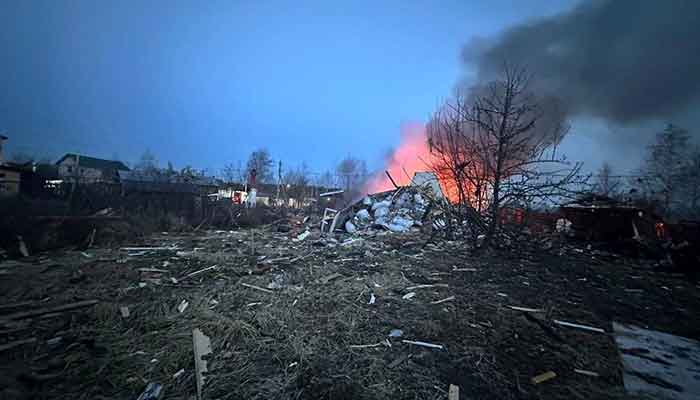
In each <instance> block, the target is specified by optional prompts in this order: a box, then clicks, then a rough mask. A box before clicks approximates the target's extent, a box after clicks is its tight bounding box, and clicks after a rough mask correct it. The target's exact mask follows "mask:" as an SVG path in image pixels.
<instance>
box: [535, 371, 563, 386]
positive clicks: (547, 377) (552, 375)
mask: <svg viewBox="0 0 700 400" xmlns="http://www.w3.org/2000/svg"><path fill="white" fill-rule="evenodd" d="M556 377H557V374H556V373H555V372H554V371H547V372H545V373H543V374H539V375H537V376H533V377H532V379H531V382H532V384H533V385H538V384H540V383H542V382H546V381H548V380H550V379H554V378H556Z"/></svg>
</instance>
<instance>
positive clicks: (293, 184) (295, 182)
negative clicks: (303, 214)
mask: <svg viewBox="0 0 700 400" xmlns="http://www.w3.org/2000/svg"><path fill="white" fill-rule="evenodd" d="M309 175H310V174H309V167H308V166H307V165H306V163H302V165H301V166H299V167H297V168H294V169H291V170H289V171H287V173H286V174H285V175H284V178H283V179H282V183H283V185H284V195H285V197H286V198H287V199H292V200H293V202H294V203H295V204H296V206H297V207H301V206H303V204H304V199H305V198H306V197H307V196H309V195H310V187H309V186H310V183H311V179H310V178H309Z"/></svg>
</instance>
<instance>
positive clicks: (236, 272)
mask: <svg viewBox="0 0 700 400" xmlns="http://www.w3.org/2000/svg"><path fill="white" fill-rule="evenodd" d="M291 225H292V226H291V227H292V229H291V231H288V232H278V231H277V230H278V227H277V226H276V225H268V226H264V227H259V228H256V229H244V230H237V231H231V232H229V231H205V232H191V233H184V234H183V233H178V234H163V233H161V234H156V235H152V236H149V237H147V238H141V239H136V238H134V239H133V240H132V241H131V243H128V244H126V245H124V246H131V247H161V248H162V247H167V248H168V249H159V250H124V249H120V247H112V248H105V247H96V248H95V247H92V248H90V249H87V250H85V251H82V252H81V251H77V250H74V251H71V250H63V251H53V252H48V253H42V254H35V255H31V256H30V257H28V258H23V259H21V260H20V261H19V262H18V261H4V262H2V263H0V291H1V292H2V293H3V296H2V302H1V304H0V324H2V326H0V349H2V350H0V365H1V366H2V367H1V368H2V371H0V376H2V378H0V389H1V390H2V392H1V393H2V395H0V397H1V398H10V399H14V398H16V399H25V398H26V399H29V398H33V399H135V398H137V396H138V395H139V394H140V393H141V391H142V390H143V389H144V387H145V386H146V384H147V383H148V382H157V383H160V384H162V385H163V390H164V398H167V399H189V398H192V397H193V396H195V393H196V389H195V372H194V359H193V354H192V329H193V328H200V329H201V330H202V331H203V332H204V333H205V334H207V335H208V336H210V337H211V340H212V345H213V354H212V356H211V358H210V359H209V371H210V373H209V374H208V376H207V379H206V383H205V387H204V392H203V396H204V398H205V399H447V391H448V387H449V385H450V384H453V385H457V386H459V387H460V389H461V391H460V395H461V396H460V398H461V399H609V398H620V399H622V398H629V397H628V396H627V395H626V394H625V392H624V388H623V385H622V375H621V365H620V357H619V355H618V351H617V349H616V347H615V345H614V341H613V338H612V336H611V334H610V332H611V329H612V328H611V323H612V321H618V322H626V323H631V324H634V325H638V326H642V327H649V328H651V329H655V330H660V331H663V332H669V333H673V334H677V335H682V336H685V337H689V338H694V339H700V315H699V314H698V310H700V290H699V289H700V288H699V287H698V286H697V285H696V284H694V283H691V282H689V281H688V280H687V279H685V278H684V277H683V276H682V275H672V274H665V273H660V272H656V271H654V270H653V269H652V267H651V263H649V262H644V261H639V260H632V259H625V258H622V257H615V256H612V255H601V254H599V253H595V252H592V251H589V250H585V249H579V248H577V246H575V245H567V246H565V247H564V248H563V249H562V248H560V247H559V246H554V247H553V248H551V249H548V250H543V249H541V248H540V245H539V243H540V242H539V241H532V242H530V241H527V240H520V241H518V245H517V247H510V248H507V249H500V250H494V251H489V252H481V253H479V254H474V253H473V252H471V251H468V250H467V248H468V246H467V245H466V244H465V243H462V242H460V241H445V240H437V241H434V243H430V244H428V245H425V243H426V241H427V240H428V237H427V236H425V235H423V234H422V233H421V232H419V231H413V232H409V233H406V234H388V233H379V234H377V233H376V232H374V233H372V234H370V235H356V236H353V237H351V236H349V235H339V236H337V237H335V238H334V239H329V238H325V239H324V238H320V235H319V234H318V232H317V231H315V230H313V229H312V233H311V234H310V235H309V236H308V237H306V238H305V239H304V240H301V241H295V238H296V237H297V236H298V235H299V234H300V233H301V232H303V230H304V229H305V228H304V225H303V224H302V222H301V221H300V220H298V221H293V222H292V224H291ZM288 228H289V226H287V227H286V228H284V229H280V230H284V231H287V230H288ZM214 266H215V267H214ZM210 267H213V268H210ZM205 268H209V269H207V270H205V271H203V272H201V273H198V274H194V275H191V276H188V274H191V273H193V272H196V271H199V270H202V269H205ZM140 269H141V270H140ZM143 269H146V270H143ZM148 269H151V270H150V271H149V270H148ZM244 284H245V285H244ZM246 285H249V286H246ZM421 285H431V286H421ZM416 286H418V287H417V288H414V287H416ZM261 289H263V290H261ZM410 293H414V294H413V295H411V294H410ZM372 298H374V302H373V304H369V303H371V302H372V301H371V299H372ZM85 300H97V301H98V302H97V303H96V304H94V305H89V304H88V305H86V306H84V307H82V308H77V309H72V310H67V311H57V312H48V313H35V314H36V315H34V316H27V315H26V314H24V315H23V314H21V313H22V312H25V311H28V310H38V309H39V310H40V309H41V308H42V307H52V306H56V305H62V304H66V303H73V302H78V301H85ZM183 300H184V301H186V302H187V306H186V307H183V306H181V305H182V304H183ZM178 306H181V307H180V309H182V312H181V311H180V310H178ZM508 306H516V307H527V308H532V309H537V310H538V311H536V312H523V311H518V310H514V309H511V308H509V307H508ZM120 307H127V308H128V310H129V315H128V316H126V317H125V316H123V315H122V312H121V311H120ZM183 308H184V309H183ZM44 311H51V310H44ZM554 320H562V321H568V322H573V323H577V324H584V325H588V326H592V327H597V328H602V329H604V330H605V333H597V332H588V331H583V330H579V329H575V328H567V327H563V326H560V325H557V324H555V323H554V322H553V321H554ZM396 329H398V330H401V336H400V337H390V336H389V334H390V333H391V332H392V330H396ZM394 333H396V332H394ZM403 340H409V341H422V342H428V343H431V344H435V345H439V346H441V347H442V348H427V347H422V346H419V345H415V344H409V343H405V342H403ZM18 341H20V342H18ZM21 341H24V342H21ZM575 369H579V370H585V371H591V372H594V373H596V374H597V375H598V376H588V375H583V374H581V373H577V372H575V371H574V370H575ZM183 370H184V371H183ZM547 371H553V372H555V373H556V377H555V378H553V379H550V380H548V381H545V382H542V383H539V384H533V383H532V381H531V379H532V378H533V377H534V376H537V375H539V374H542V373H544V372H547Z"/></svg>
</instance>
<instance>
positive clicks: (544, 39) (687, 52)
mask: <svg viewBox="0 0 700 400" xmlns="http://www.w3.org/2000/svg"><path fill="white" fill-rule="evenodd" d="M463 57H464V60H465V62H467V63H468V64H469V65H471V66H474V67H475V68H476V72H477V79H478V80H479V81H484V80H490V79H492V78H493V77H494V76H496V75H497V74H499V73H500V72H501V71H502V68H503V65H504V63H516V64H518V65H519V66H523V67H525V68H527V70H528V71H529V72H530V73H532V74H533V76H534V78H535V79H534V81H533V88H534V89H535V90H536V91H541V92H542V93H541V94H543V95H547V96H556V97H558V98H560V99H561V100H562V101H563V102H564V104H565V106H566V108H567V110H568V111H570V112H571V113H572V114H573V115H586V116H594V117H601V118H604V119H606V120H607V121H609V122H611V123H614V124H620V125H632V124H637V123H640V122H644V121H646V120H652V119H653V120H663V119H668V118H671V117H672V116H675V115H683V114H688V113H690V114H695V115H697V113H698V111H700V108H698V107H697V104H700V0H668V1H665V0H603V1H589V2H584V3H581V4H580V5H578V6H576V7H575V8H574V9H573V10H572V11H570V12H566V13H563V14H559V15H555V16H552V17H547V18H543V19H540V20H536V21H531V22H528V23H524V24H521V25H518V26H514V27H512V28H510V29H508V30H506V31H504V32H503V33H502V34H501V35H499V36H498V37H496V38H493V39H492V40H480V41H473V42H472V43H471V44H469V45H467V46H466V47H465V49H464V52H463Z"/></svg>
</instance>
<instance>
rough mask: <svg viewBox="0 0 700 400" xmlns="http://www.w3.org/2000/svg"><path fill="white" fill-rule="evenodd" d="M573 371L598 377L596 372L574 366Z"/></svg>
mask: <svg viewBox="0 0 700 400" xmlns="http://www.w3.org/2000/svg"><path fill="white" fill-rule="evenodd" d="M574 372H576V373H577V374H581V375H586V376H591V377H599V376H600V375H599V374H598V373H597V372H593V371H586V370H585V369H578V368H574Z"/></svg>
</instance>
